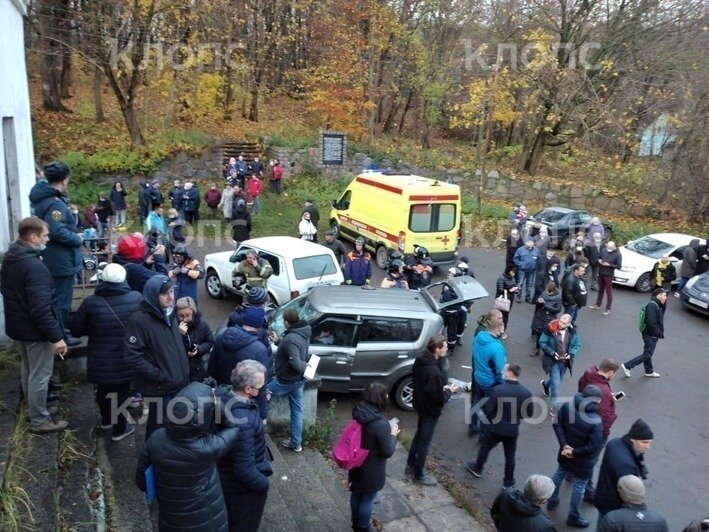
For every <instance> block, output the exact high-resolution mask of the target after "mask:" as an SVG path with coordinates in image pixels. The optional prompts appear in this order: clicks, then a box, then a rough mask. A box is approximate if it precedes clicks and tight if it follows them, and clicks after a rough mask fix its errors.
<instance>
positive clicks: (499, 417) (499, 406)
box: [465, 364, 534, 489]
mask: <svg viewBox="0 0 709 532" xmlns="http://www.w3.org/2000/svg"><path fill="white" fill-rule="evenodd" d="M520 373H522V368H521V367H519V366H518V365H517V364H506V365H505V368H504V369H503V370H502V377H503V378H504V379H505V381H504V382H503V383H502V384H498V385H497V386H495V387H493V388H492V392H491V393H490V395H489V397H488V398H487V400H486V401H485V404H484V405H483V407H482V410H483V412H484V414H485V416H484V418H483V422H482V425H481V430H482V432H481V434H480V447H479V448H478V457H477V460H475V461H474V462H468V463H467V464H466V465H465V468H466V469H467V470H468V471H470V472H471V473H472V474H473V475H475V476H476V477H478V478H480V477H481V476H482V472H483V468H484V467H485V462H487V457H488V455H489V454H490V451H492V450H493V449H494V448H495V447H496V446H497V444H498V443H502V446H503V448H504V450H505V477H504V479H503V481H502V485H503V487H504V488H505V489H508V488H511V487H512V486H514V485H515V454H516V452H517V437H518V436H519V426H520V424H521V423H522V420H523V419H526V418H530V417H532V415H533V414H534V411H533V409H534V403H533V402H532V401H530V399H531V398H532V392H530V391H529V389H528V388H527V387H526V386H523V385H522V384H520V383H519V380H518V379H519V375H520Z"/></svg>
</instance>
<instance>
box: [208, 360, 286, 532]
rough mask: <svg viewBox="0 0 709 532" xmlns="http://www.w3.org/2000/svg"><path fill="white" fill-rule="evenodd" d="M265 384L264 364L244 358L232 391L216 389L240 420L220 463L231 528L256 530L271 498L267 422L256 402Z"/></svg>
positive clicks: (235, 373)
mask: <svg viewBox="0 0 709 532" xmlns="http://www.w3.org/2000/svg"><path fill="white" fill-rule="evenodd" d="M265 384H266V368H265V367H264V366H263V364H261V363H259V362H257V361H255V360H242V361H241V362H239V363H238V364H237V365H236V367H235V368H234V371H233V372H232V374H231V386H232V390H231V392H229V393H228V394H227V393H225V392H223V391H218V392H217V393H219V394H220V396H221V397H220V398H221V399H222V400H223V401H226V404H227V411H228V413H229V414H230V415H231V417H232V418H233V419H234V420H239V421H238V422H239V437H238V438H237V440H236V443H235V444H234V447H232V449H231V451H229V453H227V454H226V455H224V457H223V458H222V459H221V460H219V464H218V468H219V477H220V479H221V483H222V489H223V490H224V499H225V501H226V508H227V513H228V515H229V530H230V531H232V532H237V531H238V532H257V530H258V528H259V524H260V523H261V517H262V516H263V510H264V508H265V506H266V499H267V498H268V487H269V479H268V477H270V476H271V475H272V474H273V469H272V467H271V461H270V459H269V451H268V448H267V447H266V430H265V426H264V424H263V420H262V419H261V416H260V415H259V409H258V406H257V405H256V398H257V397H258V396H259V393H260V390H262V389H264V388H265ZM218 390H221V388H218Z"/></svg>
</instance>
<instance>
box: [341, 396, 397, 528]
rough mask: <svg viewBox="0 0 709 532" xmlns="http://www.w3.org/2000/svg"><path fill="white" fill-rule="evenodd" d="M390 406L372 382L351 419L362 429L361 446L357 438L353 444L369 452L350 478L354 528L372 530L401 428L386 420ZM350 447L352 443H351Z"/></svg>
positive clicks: (350, 472) (351, 473) (351, 470)
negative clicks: (374, 509)
mask: <svg viewBox="0 0 709 532" xmlns="http://www.w3.org/2000/svg"><path fill="white" fill-rule="evenodd" d="M388 404H389V400H388V397H387V389H386V387H385V386H384V385H383V384H382V383H380V382H373V383H370V384H369V385H368V386H367V388H365V390H364V393H363V394H362V400H361V401H360V402H359V403H357V405H355V407H354V409H353V410H352V418H353V419H354V420H355V421H356V422H357V423H359V425H360V426H361V433H360V434H361V437H360V439H359V445H357V443H358V442H357V441H356V440H357V438H356V437H354V438H350V440H351V441H352V444H354V445H355V446H357V447H360V450H362V449H366V450H367V451H368V452H367V454H366V458H365V459H364V463H362V465H360V466H359V467H355V468H352V469H350V471H349V475H348V483H349V489H350V492H351V495H350V510H351V511H352V529H353V530H355V531H362V532H364V531H367V530H372V527H371V524H370V521H371V517H372V509H373V506H374V499H375V498H376V496H377V493H379V491H380V490H381V489H382V488H383V487H384V484H385V482H386V463H387V460H388V459H389V458H391V457H392V455H393V454H394V450H395V449H396V437H397V435H398V434H399V425H398V424H397V423H395V422H394V421H395V420H392V421H391V422H390V421H389V420H388V419H387V417H386V409H387V406H388ZM350 446H351V444H350Z"/></svg>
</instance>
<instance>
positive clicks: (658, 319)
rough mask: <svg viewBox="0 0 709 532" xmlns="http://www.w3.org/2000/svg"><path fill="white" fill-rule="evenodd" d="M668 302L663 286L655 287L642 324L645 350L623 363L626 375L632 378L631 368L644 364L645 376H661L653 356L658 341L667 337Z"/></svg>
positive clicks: (621, 366) (641, 329)
mask: <svg viewBox="0 0 709 532" xmlns="http://www.w3.org/2000/svg"><path fill="white" fill-rule="evenodd" d="M666 304H667V292H665V291H664V290H663V289H662V288H655V289H654V290H653V291H652V299H650V302H649V303H646V304H645V323H644V324H643V325H644V327H643V326H642V325H641V326H640V333H641V334H642V336H643V352H642V353H641V354H640V355H638V356H636V357H635V358H633V359H632V360H629V361H628V362H626V363H625V364H621V365H620V368H621V369H622V370H623V373H624V374H625V376H626V377H628V378H630V370H631V369H633V368H634V367H635V366H637V365H639V364H642V365H643V366H644V367H645V376H646V377H652V378H657V377H659V376H660V374H659V373H657V372H656V371H655V370H654V368H653V366H652V356H653V355H654V354H655V348H656V347H657V341H658V340H659V339H660V338H664V337H665V306H666Z"/></svg>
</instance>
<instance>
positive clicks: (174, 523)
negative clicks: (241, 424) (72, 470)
mask: <svg viewBox="0 0 709 532" xmlns="http://www.w3.org/2000/svg"><path fill="white" fill-rule="evenodd" d="M176 399H178V400H177V401H174V402H173V405H174V406H173V407H172V413H173V414H172V415H171V416H169V417H168V418H167V420H166V422H165V426H164V427H161V428H159V429H158V430H156V431H155V432H154V433H152V434H151V435H150V437H149V438H148V439H147V440H146V442H145V445H144V446H143V449H142V451H141V453H140V457H139V459H138V469H137V472H136V484H137V485H138V488H139V489H140V490H141V491H146V489H147V485H146V480H145V472H146V470H147V469H148V467H150V466H152V467H153V471H154V474H155V482H156V485H157V497H158V502H159V505H158V508H159V513H158V527H159V529H160V532H172V531H174V532H178V531H185V530H194V531H197V530H199V531H205V532H207V531H210V532H226V531H227V530H228V529H229V528H228V524H227V510H226V505H225V503H224V495H223V494H222V488H221V485H220V483H219V474H218V473H217V461H218V460H219V459H220V458H221V457H222V456H224V455H225V454H226V453H227V452H229V450H230V449H231V448H232V447H233V445H234V443H235V442H236V438H237V436H238V434H239V429H238V428H237V427H236V426H235V424H234V423H233V421H232V418H231V416H229V415H226V413H225V412H221V414H222V415H221V417H220V419H221V420H222V421H223V423H224V427H225V428H222V429H221V430H219V431H218V432H216V433H214V430H213V426H214V422H215V401H214V396H213V394H212V389H211V388H210V387H209V386H207V385H206V384H202V383H199V382H193V383H191V384H189V385H188V386H187V387H186V388H184V389H183V390H182V391H180V392H179V393H178V394H177V396H176ZM177 420H179V422H178V421H177Z"/></svg>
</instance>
